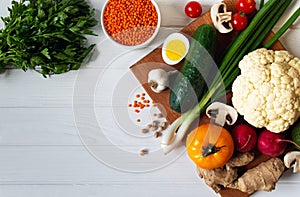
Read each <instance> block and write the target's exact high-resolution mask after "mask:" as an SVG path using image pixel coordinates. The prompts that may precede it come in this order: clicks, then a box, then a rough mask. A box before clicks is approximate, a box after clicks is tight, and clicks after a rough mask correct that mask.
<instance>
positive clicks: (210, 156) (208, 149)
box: [186, 124, 234, 169]
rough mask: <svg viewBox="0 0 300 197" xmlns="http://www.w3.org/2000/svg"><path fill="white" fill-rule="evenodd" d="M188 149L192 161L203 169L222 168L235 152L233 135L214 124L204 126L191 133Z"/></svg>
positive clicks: (188, 138) (187, 144) (187, 143)
mask: <svg viewBox="0 0 300 197" xmlns="http://www.w3.org/2000/svg"><path fill="white" fill-rule="evenodd" d="M186 147H187V153H188V155H189V157H190V158H191V160H193V161H194V163H195V164H196V165H197V166H198V167H200V168H203V169H214V168H219V167H222V166H223V165H224V164H226V162H227V161H228V160H229V159H230V158H231V157H232V155H233V152H234V142H233V139H232V137H231V134H230V133H229V132H228V131H227V130H226V129H224V128H222V127H219V126H217V125H213V124H203V125H200V126H198V127H197V128H195V129H194V130H193V131H191V133H190V134H189V135H188V137H187V140H186Z"/></svg>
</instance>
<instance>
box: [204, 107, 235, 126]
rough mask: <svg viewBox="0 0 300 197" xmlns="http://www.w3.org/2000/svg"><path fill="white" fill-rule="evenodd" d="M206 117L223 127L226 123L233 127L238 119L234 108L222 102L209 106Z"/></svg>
mask: <svg viewBox="0 0 300 197" xmlns="http://www.w3.org/2000/svg"><path fill="white" fill-rule="evenodd" d="M206 115H207V116H208V117H209V118H211V119H214V120H215V123H216V124H218V125H219V126H222V127H223V126H224V125H225V123H227V124H228V125H233V124H234V123H235V122H236V121H237V118H238V113H237V111H236V110H235V109H234V108H233V107H231V106H229V105H226V104H224V103H220V102H214V103H212V104H211V105H210V106H208V108H207V109H206Z"/></svg>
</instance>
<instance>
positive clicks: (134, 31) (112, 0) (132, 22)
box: [103, 0, 158, 46]
mask: <svg viewBox="0 0 300 197" xmlns="http://www.w3.org/2000/svg"><path fill="white" fill-rule="evenodd" d="M103 16H104V27H105V30H106V32H107V33H108V34H109V35H110V36H111V37H112V39H114V40H115V41H116V42H118V43H121V44H123V45H128V46H134V45H139V44H142V43H144V42H145V41H147V40H148V39H149V38H150V37H151V36H152V35H153V33H154V32H155V29H156V26H157V23H158V14H157V12H156V9H155V7H154V5H153V4H152V2H151V0H109V2H108V3H107V5H106V8H105V10H104V15H103Z"/></svg>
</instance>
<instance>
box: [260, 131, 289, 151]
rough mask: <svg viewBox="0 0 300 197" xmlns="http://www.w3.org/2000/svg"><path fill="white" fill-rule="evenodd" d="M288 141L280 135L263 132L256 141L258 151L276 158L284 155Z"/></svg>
mask: <svg viewBox="0 0 300 197" xmlns="http://www.w3.org/2000/svg"><path fill="white" fill-rule="evenodd" d="M287 142H289V141H288V140H286V139H285V136H284V135H283V134H282V133H273V132H271V131H268V130H264V131H262V132H261V133H260V135H259V137H258V141H257V148H258V150H259V151H260V152H261V153H263V154H265V155H268V156H271V157H277V156H279V155H281V154H282V153H284V151H285V148H286V145H287Z"/></svg>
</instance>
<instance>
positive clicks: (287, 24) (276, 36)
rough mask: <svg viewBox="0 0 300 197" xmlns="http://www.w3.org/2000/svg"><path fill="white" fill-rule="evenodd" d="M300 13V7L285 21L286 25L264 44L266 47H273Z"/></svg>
mask: <svg viewBox="0 0 300 197" xmlns="http://www.w3.org/2000/svg"><path fill="white" fill-rule="evenodd" d="M299 15H300V8H298V9H297V10H296V11H295V12H294V13H293V15H292V16H291V17H290V18H289V19H288V20H287V21H286V22H285V23H284V25H283V26H282V27H281V28H280V29H279V30H278V31H277V32H276V33H275V34H274V36H273V37H272V38H271V39H270V40H269V41H268V42H267V43H266V44H265V45H264V47H265V48H269V47H271V46H272V45H273V44H274V43H275V42H276V41H277V40H278V39H279V38H280V36H282V34H284V32H286V30H288V28H289V27H290V26H291V25H292V24H293V23H294V22H295V20H296V19H297V18H298V17H299Z"/></svg>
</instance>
